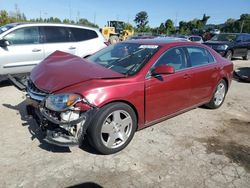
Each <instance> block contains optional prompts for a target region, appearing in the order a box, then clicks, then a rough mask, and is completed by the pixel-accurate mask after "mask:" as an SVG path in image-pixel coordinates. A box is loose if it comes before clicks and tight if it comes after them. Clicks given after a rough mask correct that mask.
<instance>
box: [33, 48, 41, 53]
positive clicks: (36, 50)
mask: <svg viewBox="0 0 250 188" xmlns="http://www.w3.org/2000/svg"><path fill="white" fill-rule="evenodd" d="M40 51H41V49H38V48H34V49H33V50H32V52H40Z"/></svg>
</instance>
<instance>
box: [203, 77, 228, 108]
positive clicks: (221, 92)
mask: <svg viewBox="0 0 250 188" xmlns="http://www.w3.org/2000/svg"><path fill="white" fill-rule="evenodd" d="M226 93H227V83H226V81H225V80H221V81H220V83H219V84H218V85H217V87H216V90H215V92H214V94H213V97H212V99H211V100H210V102H209V103H208V104H206V106H207V107H208V108H211V109H216V108H219V107H220V106H221V105H222V104H223V102H224V100H225V97H226Z"/></svg>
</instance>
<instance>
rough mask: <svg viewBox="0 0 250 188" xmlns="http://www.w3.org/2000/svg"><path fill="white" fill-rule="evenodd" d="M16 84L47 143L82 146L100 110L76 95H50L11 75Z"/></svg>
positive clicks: (29, 82)
mask: <svg viewBox="0 0 250 188" xmlns="http://www.w3.org/2000/svg"><path fill="white" fill-rule="evenodd" d="M9 79H10V80H11V81H12V82H13V83H14V85H15V86H16V87H17V88H18V89H20V90H22V91H24V92H26V97H27V113H28V115H30V116H32V117H33V118H34V119H35V120H36V122H37V124H38V125H39V127H40V128H41V130H42V131H43V132H45V138H44V140H45V141H46V142H48V143H51V144H55V145H58V146H73V145H80V144H81V142H82V141H83V139H84V135H85V133H86V130H87V128H88V125H89V124H90V122H91V120H92V118H93V117H94V115H95V113H96V112H97V111H98V108H97V107H96V106H94V105H92V104H90V103H88V101H87V100H86V99H84V98H82V97H81V96H79V95H76V94H49V93H46V92H44V91H41V90H40V89H38V88H37V87H36V86H35V84H34V83H33V82H32V81H31V80H30V79H28V80H27V81H26V82H24V83H21V82H20V81H17V80H16V79H15V78H13V77H11V76H9Z"/></svg>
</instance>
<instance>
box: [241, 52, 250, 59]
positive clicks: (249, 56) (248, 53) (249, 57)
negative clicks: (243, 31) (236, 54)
mask: <svg viewBox="0 0 250 188" xmlns="http://www.w3.org/2000/svg"><path fill="white" fill-rule="evenodd" d="M242 58H243V59H244V60H249V59H250V50H247V53H246V55H245V56H243V57H242Z"/></svg>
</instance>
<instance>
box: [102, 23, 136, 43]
mask: <svg viewBox="0 0 250 188" xmlns="http://www.w3.org/2000/svg"><path fill="white" fill-rule="evenodd" d="M101 33H102V34H103V36H104V38H105V39H106V40H108V41H109V42H110V43H111V44H115V43H117V42H119V41H123V40H126V39H127V38H128V37H129V36H130V35H133V34H134V30H133V29H132V28H131V29H126V28H125V23H124V22H123V21H108V25H107V26H105V27H103V28H101Z"/></svg>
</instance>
